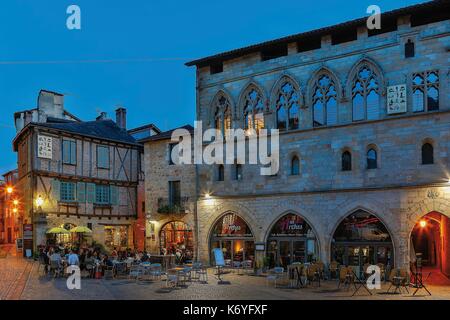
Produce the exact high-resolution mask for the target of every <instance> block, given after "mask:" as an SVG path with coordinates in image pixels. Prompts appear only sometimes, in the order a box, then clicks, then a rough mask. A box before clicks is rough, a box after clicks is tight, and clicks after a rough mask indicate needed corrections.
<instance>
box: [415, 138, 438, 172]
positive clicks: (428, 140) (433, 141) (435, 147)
mask: <svg viewBox="0 0 450 320" xmlns="http://www.w3.org/2000/svg"><path fill="white" fill-rule="evenodd" d="M436 141H437V140H436V139H433V138H431V137H426V138H424V139H422V140H420V141H419V143H417V146H416V152H417V155H418V157H417V158H418V159H417V164H418V166H419V167H423V166H427V167H428V166H434V165H436V164H437V161H436V160H437V159H438V158H437V156H436V153H437V150H438V143H437V142H436ZM426 143H429V144H431V146H432V147H433V163H429V164H423V163H422V147H423V145H424V144H426Z"/></svg>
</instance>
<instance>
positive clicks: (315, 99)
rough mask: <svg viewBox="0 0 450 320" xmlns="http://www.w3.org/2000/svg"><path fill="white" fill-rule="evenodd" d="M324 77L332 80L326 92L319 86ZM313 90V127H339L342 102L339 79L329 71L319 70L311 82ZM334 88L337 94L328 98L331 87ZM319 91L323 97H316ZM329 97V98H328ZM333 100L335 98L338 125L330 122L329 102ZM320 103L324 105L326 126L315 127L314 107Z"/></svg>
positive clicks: (311, 96)
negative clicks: (340, 104) (340, 103)
mask: <svg viewBox="0 0 450 320" xmlns="http://www.w3.org/2000/svg"><path fill="white" fill-rule="evenodd" d="M323 77H328V78H329V79H330V84H329V85H328V86H327V88H326V91H324V90H323V89H325V88H324V87H323V86H321V85H320V84H319V81H320V80H321V79H322V78H323ZM310 85H311V89H310V97H309V98H310V105H311V115H312V126H313V127H328V126H332V125H337V124H338V123H339V101H340V100H341V93H340V91H341V89H340V87H341V86H340V83H339V80H338V79H337V77H336V76H335V75H334V74H333V73H332V72H330V71H329V70H327V69H324V68H322V69H321V70H319V71H318V72H316V73H315V74H314V77H313V78H312V80H311V84H310ZM332 86H333V87H334V89H335V94H334V95H333V96H328V95H327V94H328V92H329V89H330V88H331V87H332ZM317 90H320V91H321V93H322V97H315V93H316V92H317ZM327 96H328V98H327ZM331 98H334V99H335V101H336V123H332V124H331V123H329V121H328V117H327V115H328V106H327V105H328V102H329V100H330V99H331ZM318 101H320V102H321V103H322V105H323V109H324V116H323V117H324V124H322V125H315V116H314V115H315V112H314V105H315V103H316V102H318Z"/></svg>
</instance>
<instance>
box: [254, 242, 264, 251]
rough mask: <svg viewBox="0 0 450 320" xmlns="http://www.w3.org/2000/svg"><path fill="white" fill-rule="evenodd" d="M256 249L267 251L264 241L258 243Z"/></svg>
mask: <svg viewBox="0 0 450 320" xmlns="http://www.w3.org/2000/svg"><path fill="white" fill-rule="evenodd" d="M255 250H256V251H265V250H266V245H265V244H264V243H257V244H255Z"/></svg>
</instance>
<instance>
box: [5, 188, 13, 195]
mask: <svg viewBox="0 0 450 320" xmlns="http://www.w3.org/2000/svg"><path fill="white" fill-rule="evenodd" d="M13 192H14V188H13V187H7V188H6V193H8V194H11V193H13Z"/></svg>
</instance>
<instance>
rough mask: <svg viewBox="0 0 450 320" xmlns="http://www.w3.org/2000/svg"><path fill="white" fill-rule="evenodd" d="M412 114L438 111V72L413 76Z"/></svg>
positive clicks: (427, 72)
mask: <svg viewBox="0 0 450 320" xmlns="http://www.w3.org/2000/svg"><path fill="white" fill-rule="evenodd" d="M412 81H413V85H412V90H413V112H420V111H433V110H439V71H437V70H436V71H425V72H420V73H414V74H413V80H412Z"/></svg>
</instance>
